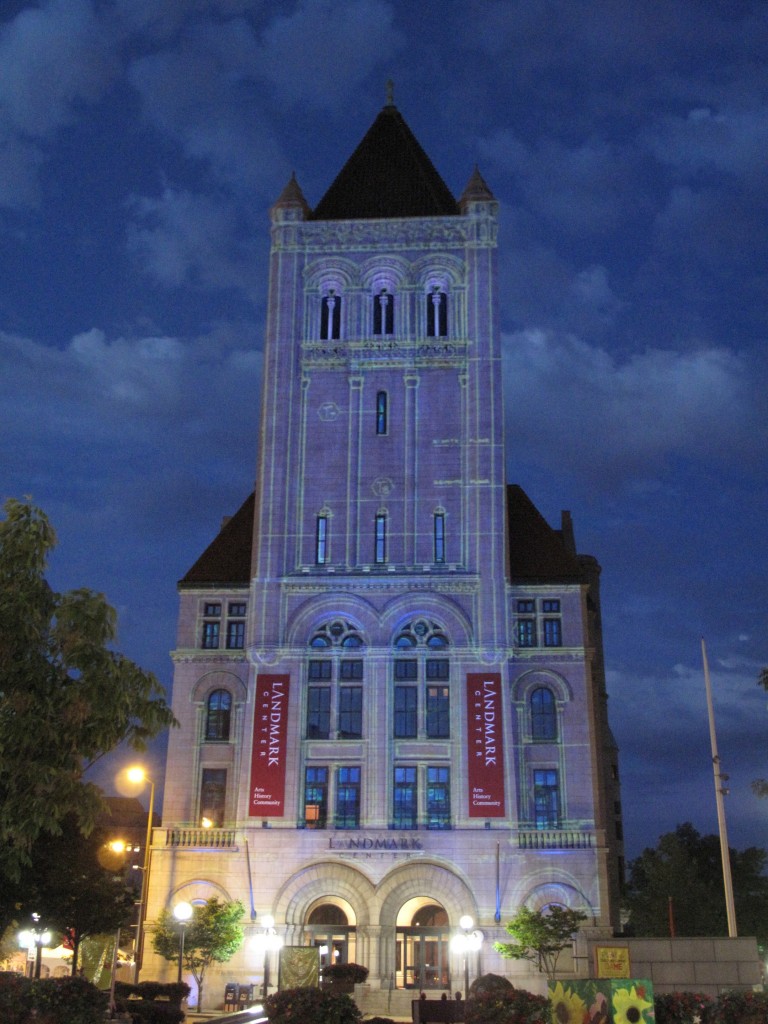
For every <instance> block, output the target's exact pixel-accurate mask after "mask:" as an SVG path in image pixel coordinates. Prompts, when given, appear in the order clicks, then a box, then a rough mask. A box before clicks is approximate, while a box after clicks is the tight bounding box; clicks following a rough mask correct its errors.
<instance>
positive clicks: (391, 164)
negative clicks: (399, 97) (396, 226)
mask: <svg viewBox="0 0 768 1024" xmlns="http://www.w3.org/2000/svg"><path fill="white" fill-rule="evenodd" d="M458 212H459V211H458V207H457V205H456V200H455V199H454V197H453V195H452V194H451V191H450V189H449V188H448V186H447V185H446V184H445V182H444V181H443V179H442V178H441V177H440V175H439V174H438V173H437V171H436V170H435V168H434V165H433V164H432V161H431V160H430V159H429V157H428V156H427V154H426V153H425V152H424V150H423V149H422V148H421V146H420V145H419V143H418V141H417V140H416V136H415V135H414V134H413V132H412V131H411V129H410V128H409V127H408V125H407V124H406V123H405V120H404V119H403V117H402V115H401V114H400V111H399V110H398V109H397V107H396V106H394V104H392V103H388V104H387V105H386V106H385V107H384V109H383V110H382V111H381V113H380V114H379V116H378V117H377V118H376V120H375V121H374V122H373V124H372V125H371V127H370V128H369V129H368V131H367V133H366V135H365V137H364V138H363V140H362V142H361V143H360V145H359V146H358V147H357V149H356V150H355V151H354V153H353V154H352V156H351V157H350V158H349V160H347V162H346V163H345V164H344V166H343V167H342V169H341V171H340V172H339V174H338V176H337V178H336V180H335V181H334V182H333V184H332V185H331V187H330V188H329V189H328V191H327V192H326V193H325V195H324V196H323V198H322V199H321V200H320V202H319V203H318V204H317V206H316V208H315V210H314V212H313V213H312V215H311V219H312V220H370V219H374V218H383V217H445V216H451V215H454V214H457V213H458Z"/></svg>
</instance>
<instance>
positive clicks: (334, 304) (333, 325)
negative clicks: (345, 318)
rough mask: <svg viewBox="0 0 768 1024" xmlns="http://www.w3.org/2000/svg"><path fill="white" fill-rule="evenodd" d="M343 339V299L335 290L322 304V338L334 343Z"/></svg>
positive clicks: (326, 296) (324, 297)
mask: <svg viewBox="0 0 768 1024" xmlns="http://www.w3.org/2000/svg"><path fill="white" fill-rule="evenodd" d="M340 337H341V297H340V296H339V295H337V294H336V292H335V291H333V289H331V291H330V292H329V293H328V294H327V295H324V296H323V298H322V301H321V304H320V338H321V340H322V341H334V340H336V339H338V338H340Z"/></svg>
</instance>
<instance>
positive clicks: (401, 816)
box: [392, 765, 419, 830]
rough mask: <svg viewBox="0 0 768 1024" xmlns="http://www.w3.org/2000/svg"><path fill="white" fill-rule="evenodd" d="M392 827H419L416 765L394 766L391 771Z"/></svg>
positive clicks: (404, 828)
mask: <svg viewBox="0 0 768 1024" xmlns="http://www.w3.org/2000/svg"><path fill="white" fill-rule="evenodd" d="M392 827H393V828H396V829H403V830H410V829H416V828H418V827H419V780H418V770H417V768H416V765H395V766H394V768H393V771H392Z"/></svg>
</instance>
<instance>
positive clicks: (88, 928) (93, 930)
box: [0, 815, 135, 974]
mask: <svg viewBox="0 0 768 1024" xmlns="http://www.w3.org/2000/svg"><path fill="white" fill-rule="evenodd" d="M104 848H105V836H104V835H103V833H101V832H100V831H99V830H95V831H94V832H92V833H91V834H90V835H89V836H84V835H83V834H82V832H81V831H80V829H79V827H78V824H77V821H76V819H75V818H74V816H72V815H70V816H69V817H67V818H66V819H65V820H64V821H63V822H62V829H61V834H60V835H58V836H44V837H42V838H40V839H38V841H37V842H36V843H35V845H34V846H33V848H32V850H31V853H30V863H29V864H25V865H22V867H21V874H20V877H19V879H18V880H17V881H16V882H8V883H7V884H5V885H3V887H2V890H0V931H3V930H4V929H5V928H6V927H8V926H9V925H11V924H14V925H16V926H19V925H21V926H24V925H26V924H27V923H28V922H29V921H30V920H31V918H32V915H33V914H37V915H39V918H40V925H41V926H42V927H45V928H49V929H51V930H52V931H54V932H58V933H61V934H62V935H63V936H65V937H66V939H67V940H68V941H69V942H70V943H71V945H72V974H75V973H76V972H77V968H78V955H79V951H80V945H81V943H82V942H83V940H84V939H86V938H91V937H93V936H95V935H103V934H107V933H109V934H113V933H114V932H115V931H116V930H117V929H118V928H122V927H123V926H124V925H126V924H128V922H129V921H130V920H131V917H132V915H133V907H134V902H135V894H134V891H133V889H131V888H130V887H129V886H128V885H127V884H126V882H125V879H124V877H123V874H122V864H121V863H119V862H115V861H112V863H111V865H110V866H104V864H103V863H102V862H103V861H104V857H103V856H102V851H103V850H104Z"/></svg>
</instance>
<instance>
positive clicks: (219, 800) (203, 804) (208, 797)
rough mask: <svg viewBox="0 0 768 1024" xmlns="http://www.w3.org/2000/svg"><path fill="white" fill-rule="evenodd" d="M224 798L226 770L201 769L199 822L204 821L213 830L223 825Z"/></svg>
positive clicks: (225, 795)
mask: <svg viewBox="0 0 768 1024" xmlns="http://www.w3.org/2000/svg"><path fill="white" fill-rule="evenodd" d="M226 798H227V770H226V768H203V776H202V782H201V785H200V820H201V821H202V820H203V819H206V820H207V821H209V822H210V823H211V825H212V826H213V827H214V828H221V826H222V825H223V824H224V807H225V803H226Z"/></svg>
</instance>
